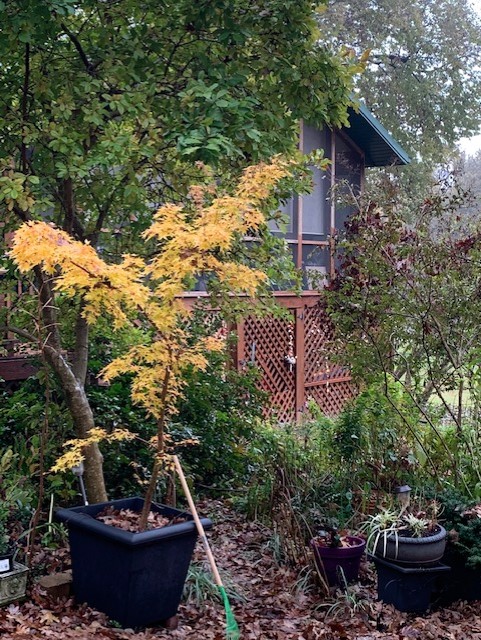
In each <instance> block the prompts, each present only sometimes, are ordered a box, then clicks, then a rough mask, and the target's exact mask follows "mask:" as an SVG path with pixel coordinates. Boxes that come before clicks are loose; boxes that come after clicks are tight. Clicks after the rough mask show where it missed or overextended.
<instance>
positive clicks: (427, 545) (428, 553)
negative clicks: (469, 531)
mask: <svg viewBox="0 0 481 640" xmlns="http://www.w3.org/2000/svg"><path fill="white" fill-rule="evenodd" d="M446 536H447V534H446V529H445V528H444V527H442V526H441V525H438V530H437V531H436V532H435V533H433V534H432V535H429V536H425V537H423V538H410V537H403V536H401V535H396V534H394V533H390V534H389V535H387V536H386V537H384V536H383V535H382V533H381V535H380V536H379V537H378V538H377V539H376V542H375V546H374V549H372V551H371V553H372V554H373V555H375V556H377V557H378V558H383V559H385V560H389V561H391V562H395V563H396V564H400V565H404V566H408V567H419V566H430V565H434V564H436V562H439V560H441V558H442V557H443V555H444V550H445V548H446Z"/></svg>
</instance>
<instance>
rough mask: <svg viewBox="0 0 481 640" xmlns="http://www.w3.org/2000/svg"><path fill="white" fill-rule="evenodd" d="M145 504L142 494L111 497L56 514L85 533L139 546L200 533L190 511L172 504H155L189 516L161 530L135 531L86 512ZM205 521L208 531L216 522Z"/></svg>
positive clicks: (160, 508) (70, 525) (163, 508)
mask: <svg viewBox="0 0 481 640" xmlns="http://www.w3.org/2000/svg"><path fill="white" fill-rule="evenodd" d="M131 501H132V502H134V501H135V502H136V503H137V504H139V503H142V502H143V499H142V498H139V497H135V498H124V499H120V500H109V501H108V502H100V503H97V504H92V505H88V506H82V507H72V508H69V509H62V508H60V509H57V510H56V512H55V517H56V518H57V519H58V520H60V522H64V523H66V524H67V525H68V526H69V527H76V528H77V529H82V530H83V531H85V532H90V533H93V534H95V535H100V536H103V537H104V538H108V539H110V540H115V541H116V542H118V543H121V544H124V545H126V546H131V547H137V546H143V545H148V544H152V543H153V542H156V541H158V540H167V539H168V538H173V537H178V536H182V535H192V533H193V532H196V526H195V522H194V521H193V519H192V515H191V514H190V513H189V512H186V511H181V510H179V509H173V508H172V507H166V506H165V505H161V504H157V503H153V507H154V508H156V509H158V510H159V511H164V510H166V511H168V512H169V513H171V514H172V515H174V514H175V515H176V516H183V517H185V518H187V519H188V520H187V522H181V523H179V524H172V525H167V526H165V527H162V528H160V529H151V530H150V531H142V532H140V533H138V532H137V533H134V532H131V531H123V530H122V529H119V528H117V527H112V526H111V525H108V524H104V523H103V522H100V521H99V520H96V519H95V517H94V516H93V515H90V514H89V513H86V511H92V512H93V513H94V514H96V513H98V512H99V511H101V510H102V509H104V508H105V507H107V506H113V507H118V508H122V505H125V503H126V502H131ZM201 523H202V526H203V527H204V529H206V530H208V529H211V528H212V521H211V520H210V519H209V518H201Z"/></svg>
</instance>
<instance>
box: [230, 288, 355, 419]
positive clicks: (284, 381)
mask: <svg viewBox="0 0 481 640" xmlns="http://www.w3.org/2000/svg"><path fill="white" fill-rule="evenodd" d="M282 302H283V304H284V305H285V306H286V307H287V308H288V309H289V310H290V312H291V314H292V321H291V322H290V321H288V320H281V319H277V318H269V319H262V320H261V319H257V318H253V317H249V318H247V319H246V320H245V321H244V323H243V324H242V325H240V326H239V327H238V331H239V343H238V345H239V346H238V364H239V366H241V367H242V366H245V365H246V363H248V362H252V363H254V364H255V365H256V366H257V367H259V368H260V370H261V371H262V380H261V386H262V388H263V389H264V390H266V391H267V392H268V393H269V394H270V398H271V407H272V413H273V414H275V415H276V417H277V418H278V419H279V420H280V421H282V422H287V421H293V420H295V419H299V418H300V416H302V415H303V414H304V413H305V411H306V408H307V405H308V403H309V402H310V401H314V402H316V404H318V405H319V407H320V408H321V410H322V412H323V413H324V414H326V415H329V416H333V415H337V414H338V413H339V412H340V411H341V410H342V408H343V406H344V405H345V403H346V401H347V400H348V399H350V398H352V396H353V395H354V386H353V384H352V381H351V377H350V375H349V371H348V369H346V368H345V367H340V366H338V365H333V364H332V363H330V362H329V353H328V347H327V343H328V340H329V338H330V336H331V328H330V325H329V321H328V319H327V316H326V314H325V312H324V311H323V309H322V307H321V306H320V305H319V304H318V298H314V297H313V296H311V297H310V298H285V299H283V301H282ZM291 348H293V351H294V354H295V356H296V364H295V365H294V366H289V364H288V362H287V360H286V356H287V355H288V354H289V353H290V349H291Z"/></svg>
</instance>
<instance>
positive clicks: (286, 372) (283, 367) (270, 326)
mask: <svg viewBox="0 0 481 640" xmlns="http://www.w3.org/2000/svg"><path fill="white" fill-rule="evenodd" d="M294 336H295V330H294V320H293V322H288V321H286V320H280V319H278V318H263V319H258V318H253V317H249V318H247V319H246V320H245V322H244V354H243V360H244V362H253V363H254V364H255V365H256V366H257V367H259V369H260V370H261V371H262V381H261V388H262V389H264V390H265V391H267V392H268V393H269V394H270V398H271V402H272V405H273V408H274V412H275V413H276V415H277V417H278V419H279V420H280V421H281V422H288V421H292V420H294V419H295V414H296V372H295V367H293V369H292V370H290V369H289V366H288V365H287V364H286V355H287V354H288V352H289V341H290V339H294Z"/></svg>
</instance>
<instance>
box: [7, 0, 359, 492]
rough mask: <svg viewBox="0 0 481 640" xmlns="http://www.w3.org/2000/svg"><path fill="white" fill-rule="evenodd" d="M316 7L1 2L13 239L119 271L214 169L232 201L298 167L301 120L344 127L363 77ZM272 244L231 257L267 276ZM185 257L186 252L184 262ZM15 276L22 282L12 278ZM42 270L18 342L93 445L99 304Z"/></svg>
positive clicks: (98, 466)
mask: <svg viewBox="0 0 481 640" xmlns="http://www.w3.org/2000/svg"><path fill="white" fill-rule="evenodd" d="M317 4H318V3H316V2H313V1H312V0H282V1H281V0H266V1H263V2H262V3H256V2H252V1H251V0H196V1H193V0H102V1H99V0H45V1H44V2H37V1H36V0H12V1H9V2H8V3H7V2H1V1H0V83H1V85H2V95H1V97H0V210H2V211H3V212H4V213H5V214H6V216H4V218H6V220H7V225H11V226H12V227H14V226H17V225H18V223H19V222H20V221H24V222H25V221H27V222H30V221H32V220H35V219H37V220H38V219H43V220H44V221H46V222H53V223H55V224H56V225H57V226H58V227H59V228H60V229H62V230H63V231H64V232H66V233H67V234H68V236H69V237H73V238H74V240H76V241H80V242H83V243H89V245H90V246H91V247H92V248H98V249H100V251H101V253H102V259H104V260H106V261H107V262H108V263H109V264H111V263H117V262H118V261H119V259H120V254H121V253H125V252H129V253H133V252H134V251H135V252H137V251H139V252H142V253H143V254H144V255H145V253H146V252H148V251H149V250H150V249H152V246H153V243H152V242H150V241H149V239H148V238H147V242H146V238H145V237H143V236H142V235H141V232H142V231H143V230H145V229H146V228H147V227H148V226H149V225H150V222H151V220H152V215H153V212H154V211H155V210H156V209H157V208H158V207H159V206H160V205H162V204H165V203H166V202H169V203H172V206H174V208H175V207H176V206H179V207H182V206H183V205H185V204H189V203H190V204H191V203H192V202H195V194H193V193H192V192H189V186H190V185H192V184H199V183H201V184H204V182H205V174H206V172H208V171H209V170H208V169H206V165H210V166H211V167H212V171H213V175H212V178H213V179H214V181H215V179H217V180H219V178H220V177H222V185H223V187H224V186H227V188H228V186H229V183H232V184H235V182H236V180H235V178H236V177H238V175H239V174H240V172H241V170H242V169H243V168H244V167H245V166H247V165H249V164H252V162H257V161H259V160H262V159H266V158H267V157H270V156H272V155H275V154H277V153H285V152H287V153H290V152H292V151H293V150H294V149H295V148H296V142H297V136H298V122H299V119H301V118H304V119H306V120H307V121H309V122H311V123H312V124H316V125H319V126H322V125H325V124H330V125H333V126H336V125H341V124H342V123H345V122H346V118H347V106H348V105H349V104H350V102H351V98H350V93H351V90H352V78H353V75H354V74H355V73H356V72H357V71H359V69H360V64H359V62H358V61H357V60H356V58H355V56H354V55H353V54H351V53H349V52H344V53H341V54H334V53H332V52H331V51H330V50H329V49H328V48H326V47H325V46H324V45H323V44H322V42H321V41H320V34H319V30H318V27H317V23H316V19H315V15H316V7H317ZM277 195H278V194H277ZM274 200H275V198H274ZM277 202H278V199H277ZM270 210H272V208H271V209H270ZM173 228H174V231H179V236H178V238H177V240H178V241H179V242H181V241H186V234H182V233H180V230H179V228H178V225H177V227H176V225H175V224H174V225H173ZM231 231H232V229H231ZM262 231H263V232H265V233H261V235H262V236H263V238H261V240H262V239H264V240H266V244H265V251H264V254H263V261H264V266H266V265H267V259H266V258H269V262H270V264H269V265H268V268H270V269H272V266H273V263H274V262H275V260H274V259H273V258H274V256H280V257H281V260H282V257H283V256H284V258H285V256H286V255H287V251H286V250H285V248H284V251H280V250H279V242H278V244H277V248H276V247H275V246H274V245H275V242H273V241H272V236H270V234H269V233H268V230H267V227H266V225H264V226H263V228H262ZM219 232H220V227H219ZM174 235H175V234H174ZM235 235H236V239H237V240H238V239H239V237H238V236H239V235H241V234H240V232H238V233H236V234H235ZM269 237H270V238H271V241H269ZM262 244H263V243H262V242H253V243H251V245H252V246H249V247H247V246H246V245H245V246H244V249H245V251H244V254H249V255H243V254H242V255H241V252H240V251H239V252H238V253H237V255H234V254H235V253H236V251H237V249H238V245H239V243H237V245H236V246H235V247H230V249H231V250H230V253H231V254H232V255H231V256H230V257H232V259H233V260H234V262H236V263H243V264H244V265H246V264H255V263H256V262H255V260H254V262H252V261H253V253H255V252H256V251H257V250H258V249H259V247H260V246H261V245H262ZM188 249H189V247H188V246H185V247H179V251H180V253H181V255H182V260H183V261H184V262H186V261H187V262H188V260H187V258H188V256H189V251H188ZM152 250H154V251H155V250H156V249H155V248H154V249H152ZM182 251H185V252H186V253H185V254H184V253H182ZM281 254H282V255H281ZM182 260H181V264H182V266H185V265H183V263H182ZM261 261H262V256H261ZM291 263H292V261H291ZM6 266H8V267H9V268H11V270H12V271H11V273H12V275H13V276H15V274H14V266H15V265H13V264H12V263H8V262H6ZM178 266H179V265H178V263H177V265H175V264H171V268H172V270H175V269H176V268H177V267H178ZM33 271H34V273H35V278H36V285H37V287H38V292H39V296H40V298H39V300H40V303H39V307H38V308H39V310H40V311H39V313H38V314H37V313H36V312H35V311H34V312H33V314H32V313H24V314H23V317H22V318H21V324H20V325H18V324H17V325H16V326H15V327H12V326H11V323H9V328H10V330H15V331H16V333H17V335H23V336H25V335H27V336H28V335H30V336H33V335H34V334H35V336H37V338H38V345H40V346H41V350H42V352H43V353H44V355H45V359H46V361H47V362H48V363H49V365H50V366H51V368H52V369H53V370H54V371H55V373H56V374H57V377H58V378H59V380H60V383H61V386H62V389H63V391H64V393H65V398H66V404H67V406H68V408H69V410H70V413H71V416H72V422H73V425H74V427H75V430H76V433H77V436H78V437H81V438H88V432H89V430H90V429H92V428H93V427H94V424H95V423H94V418H93V414H92V409H91V406H90V404H89V398H88V396H87V394H86V392H85V383H86V375H87V369H88V354H89V326H88V321H87V320H88V310H89V307H88V305H89V304H90V302H91V301H90V299H88V296H85V295H80V294H78V295H74V296H73V297H72V298H70V297H68V296H67V297H66V296H65V295H59V292H58V290H55V288H54V286H53V285H54V280H55V278H53V276H54V275H55V274H53V273H52V272H51V271H50V272H48V271H47V272H46V271H45V270H43V269H42V267H41V265H39V264H36V265H35V266H34V267H33ZM114 271H115V269H114ZM180 271H181V269H180ZM196 275H198V273H197V272H196V273H195V274H194V276H192V277H195V276H196ZM191 279H192V278H191ZM181 284H182V285H185V284H187V283H186V282H185V281H184V280H183V281H182V283H181ZM93 293H94V294H96V293H98V292H97V291H96V290H94V292H93ZM24 300H25V299H24ZM25 306H26V305H25V302H24V303H23V305H22V307H24V308H25ZM59 310H60V311H59ZM4 315H5V314H4ZM37 316H38V317H37ZM66 318H68V320H67V321H65V320H66ZM10 319H11V318H10ZM62 320H63V322H62ZM28 325H30V326H28ZM32 327H33V328H32ZM28 329H30V331H28ZM66 336H68V337H69V338H70V340H69V344H68V345H67V344H66V343H67V340H66ZM67 346H68V348H69V359H68V360H67V359H66V358H65V357H64V355H63V354H64V353H65V349H66V348H67ZM86 474H87V476H88V477H87V487H88V492H89V499H91V500H102V499H103V498H104V497H105V490H104V486H103V478H102V459H101V456H100V454H99V451H98V448H97V445H96V443H95V442H92V443H91V444H90V446H89V449H88V455H87V457H86Z"/></svg>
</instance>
